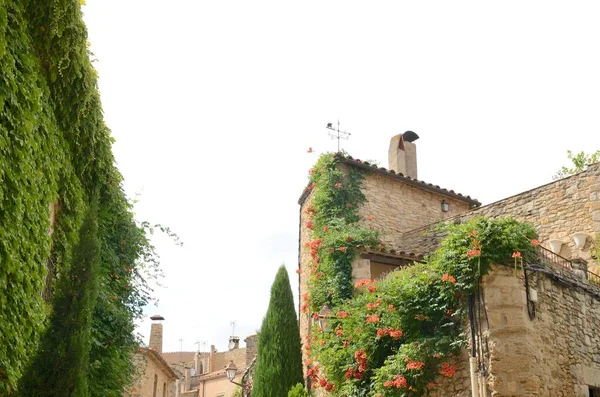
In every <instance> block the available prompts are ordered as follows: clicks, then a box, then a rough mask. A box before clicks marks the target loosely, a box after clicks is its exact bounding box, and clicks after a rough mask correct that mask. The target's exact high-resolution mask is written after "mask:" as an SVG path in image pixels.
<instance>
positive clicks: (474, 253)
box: [467, 249, 481, 258]
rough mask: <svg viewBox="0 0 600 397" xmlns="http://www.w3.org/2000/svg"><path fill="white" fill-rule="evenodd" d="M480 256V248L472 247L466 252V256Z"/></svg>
mask: <svg viewBox="0 0 600 397" xmlns="http://www.w3.org/2000/svg"><path fill="white" fill-rule="evenodd" d="M480 256H481V250H478V249H472V250H470V251H469V252H467V258H478V257H480Z"/></svg>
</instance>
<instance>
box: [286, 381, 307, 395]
mask: <svg viewBox="0 0 600 397" xmlns="http://www.w3.org/2000/svg"><path fill="white" fill-rule="evenodd" d="M287 397H308V392H307V391H306V389H305V388H304V385H303V384H302V383H298V384H296V386H294V387H292V388H291V389H290V391H289V392H288V395H287Z"/></svg>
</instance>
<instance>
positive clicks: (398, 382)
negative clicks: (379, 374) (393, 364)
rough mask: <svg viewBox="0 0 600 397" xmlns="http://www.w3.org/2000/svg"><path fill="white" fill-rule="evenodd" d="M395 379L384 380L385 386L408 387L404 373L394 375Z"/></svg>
mask: <svg viewBox="0 0 600 397" xmlns="http://www.w3.org/2000/svg"><path fill="white" fill-rule="evenodd" d="M392 379H393V380H388V381H385V382H383V387H395V388H396V389H400V388H406V379H405V378H404V376H402V375H394V377H393V378H392Z"/></svg>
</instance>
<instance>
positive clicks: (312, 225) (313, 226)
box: [304, 221, 315, 230]
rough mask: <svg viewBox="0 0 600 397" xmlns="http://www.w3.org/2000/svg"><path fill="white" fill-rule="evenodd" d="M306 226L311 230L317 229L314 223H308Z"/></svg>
mask: <svg viewBox="0 0 600 397" xmlns="http://www.w3.org/2000/svg"><path fill="white" fill-rule="evenodd" d="M304 225H305V226H306V227H307V228H309V229H310V230H313V229H314V228H315V224H314V223H313V221H306V223H305V224H304Z"/></svg>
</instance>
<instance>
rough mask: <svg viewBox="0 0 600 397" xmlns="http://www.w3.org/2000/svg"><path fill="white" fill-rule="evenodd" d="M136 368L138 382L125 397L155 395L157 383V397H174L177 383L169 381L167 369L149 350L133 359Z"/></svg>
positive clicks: (143, 351) (135, 382)
mask: <svg viewBox="0 0 600 397" xmlns="http://www.w3.org/2000/svg"><path fill="white" fill-rule="evenodd" d="M133 362H134V364H135V367H136V380H135V381H134V383H133V385H132V386H131V387H130V388H129V390H128V391H127V392H125V393H124V394H123V395H124V396H125V397H146V396H152V395H154V387H155V386H154V384H155V382H156V396H158V397H162V396H165V397H173V396H174V394H173V390H174V384H175V381H174V380H173V379H169V377H168V375H167V374H166V369H165V368H164V367H163V365H162V364H161V363H159V362H158V361H157V360H156V359H155V358H154V357H153V356H152V355H151V353H148V351H147V350H141V351H139V352H138V353H136V354H135V355H134V357H133Z"/></svg>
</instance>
